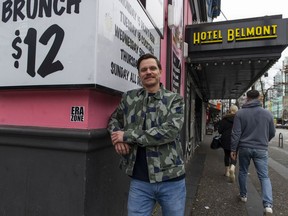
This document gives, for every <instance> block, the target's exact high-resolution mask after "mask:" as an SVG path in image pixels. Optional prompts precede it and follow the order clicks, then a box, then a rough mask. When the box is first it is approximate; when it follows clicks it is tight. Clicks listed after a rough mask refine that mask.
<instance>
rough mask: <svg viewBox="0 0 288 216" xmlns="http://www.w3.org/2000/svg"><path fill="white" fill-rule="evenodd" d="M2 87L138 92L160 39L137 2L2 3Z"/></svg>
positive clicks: (9, 0) (23, 0) (16, 0)
mask: <svg viewBox="0 0 288 216" xmlns="http://www.w3.org/2000/svg"><path fill="white" fill-rule="evenodd" d="M0 13H1V22H0V67H1V71H0V87H19V86H20V87H21V86H70V85H73V86H75V85H81V86H85V85H87V86H89V87H91V86H94V87H97V86H101V87H104V88H108V89H114V90H117V91H127V90H129V89H132V88H137V87H139V86H141V83H140V79H139V77H138V71H137V68H136V64H137V59H138V58H139V56H141V55H142V54H144V53H148V52H149V53H152V54H154V55H156V56H157V57H159V53H160V35H159V33H158V32H157V31H156V29H155V27H154V25H153V23H152V22H151V20H150V19H149V17H148V16H147V14H146V13H145V11H144V9H143V8H142V6H141V5H140V3H139V2H138V1H129V0H97V1H96V0H85V1H83V0H3V1H1V2H0Z"/></svg>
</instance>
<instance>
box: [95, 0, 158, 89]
mask: <svg viewBox="0 0 288 216" xmlns="http://www.w3.org/2000/svg"><path fill="white" fill-rule="evenodd" d="M99 8H101V10H100V11H99V13H100V16H99V17H100V19H99V30H98V60H99V61H98V67H97V83H98V84H99V85H104V86H106V87H109V88H112V89H116V90H120V91H126V90H129V89H133V88H139V87H140V86H141V83H140V80H139V78H138V71H137V68H136V64H137V60H138V58H139V57H140V56H141V55H142V54H144V53H152V54H154V55H155V56H157V57H158V58H159V55H160V54H159V53H160V36H159V34H158V33H157V31H156V30H155V28H154V27H153V25H152V23H151V22H150V20H149V19H148V17H147V16H146V14H145V12H144V11H143V9H142V8H141V6H140V5H139V3H138V1H136V0H135V1H128V0H106V1H100V4H99Z"/></svg>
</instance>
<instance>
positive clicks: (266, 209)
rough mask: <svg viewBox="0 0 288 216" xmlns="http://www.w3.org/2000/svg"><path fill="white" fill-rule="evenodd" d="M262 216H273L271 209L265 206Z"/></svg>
mask: <svg viewBox="0 0 288 216" xmlns="http://www.w3.org/2000/svg"><path fill="white" fill-rule="evenodd" d="M264 215H273V210H272V207H270V206H267V207H265V208H264Z"/></svg>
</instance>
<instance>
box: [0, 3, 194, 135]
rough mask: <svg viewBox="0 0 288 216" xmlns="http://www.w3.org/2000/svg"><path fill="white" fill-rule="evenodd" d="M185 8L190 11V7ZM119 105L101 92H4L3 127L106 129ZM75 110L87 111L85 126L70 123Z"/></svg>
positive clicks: (1, 100) (163, 57) (0, 109)
mask: <svg viewBox="0 0 288 216" xmlns="http://www.w3.org/2000/svg"><path fill="white" fill-rule="evenodd" d="M167 2H168V1H167V0H165V3H164V4H165V29H164V38H163V39H162V40H161V48H160V50H161V54H160V61H161V64H162V66H163V69H164V70H165V68H166V64H167V61H166V55H167V49H169V47H167V36H166V35H167V30H168V29H167V28H168V27H167V10H168V3H167ZM185 4H188V0H185ZM184 8H187V7H186V5H185V7H184ZM185 14H186V15H185ZM187 14H189V12H188V11H186V12H184V16H185V17H184V26H185V25H186V24H187V22H189V21H188V20H189V17H187ZM184 32H185V31H184ZM170 48H171V47H170ZM182 65H183V68H182V73H183V76H182V83H181V85H182V87H181V92H182V93H183V92H184V86H185V85H184V80H185V64H184V63H183V64H182ZM163 72H164V73H162V78H161V82H162V83H163V84H165V83H166V71H163ZM119 101H120V96H119V95H112V94H108V93H105V92H99V91H97V90H95V89H94V90H93V89H89V90H88V89H74V90H72V89H71V90H67V89H66V90H65V89H49V90H37V89H35V90H0V124H1V125H17V126H37V127H52V128H77V129H97V128H106V126H107V120H108V118H109V116H110V115H111V113H112V112H113V110H114V109H115V108H116V106H117V104H118V103H119ZM72 106H83V107H84V121H83V122H71V121H70V113H71V107H72Z"/></svg>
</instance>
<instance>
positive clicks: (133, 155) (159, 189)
mask: <svg viewBox="0 0 288 216" xmlns="http://www.w3.org/2000/svg"><path fill="white" fill-rule="evenodd" d="M137 69H138V75H139V77H140V79H141V82H142V86H143V88H139V89H135V90H130V91H127V92H126V93H124V94H123V96H122V99H121V101H120V104H119V105H118V107H117V108H116V110H115V111H114V112H113V113H112V115H111V117H110V119H109V122H108V131H109V133H110V134H111V140H112V144H113V145H114V149H115V151H116V153H118V154H119V155H120V156H121V162H120V168H121V169H122V170H124V171H125V173H126V174H127V175H128V176H130V177H131V178H130V189H129V194H128V204H127V210H128V216H140V215H141V216H149V215H151V214H152V211H153V208H154V206H155V204H156V202H158V203H159V205H160V206H161V211H162V214H163V215H164V216H184V212H185V201H186V186H185V167H184V160H183V151H182V147H181V143H180V131H181V128H182V126H183V123H184V100H183V98H182V97H181V96H180V95H179V94H177V93H174V92H171V91H169V90H167V89H165V88H164V86H163V84H162V83H161V82H160V77H161V74H162V67H161V64H160V62H159V60H158V59H157V58H156V57H155V56H154V55H152V54H144V55H143V56H141V57H140V58H139V59H138V62H137Z"/></svg>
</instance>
